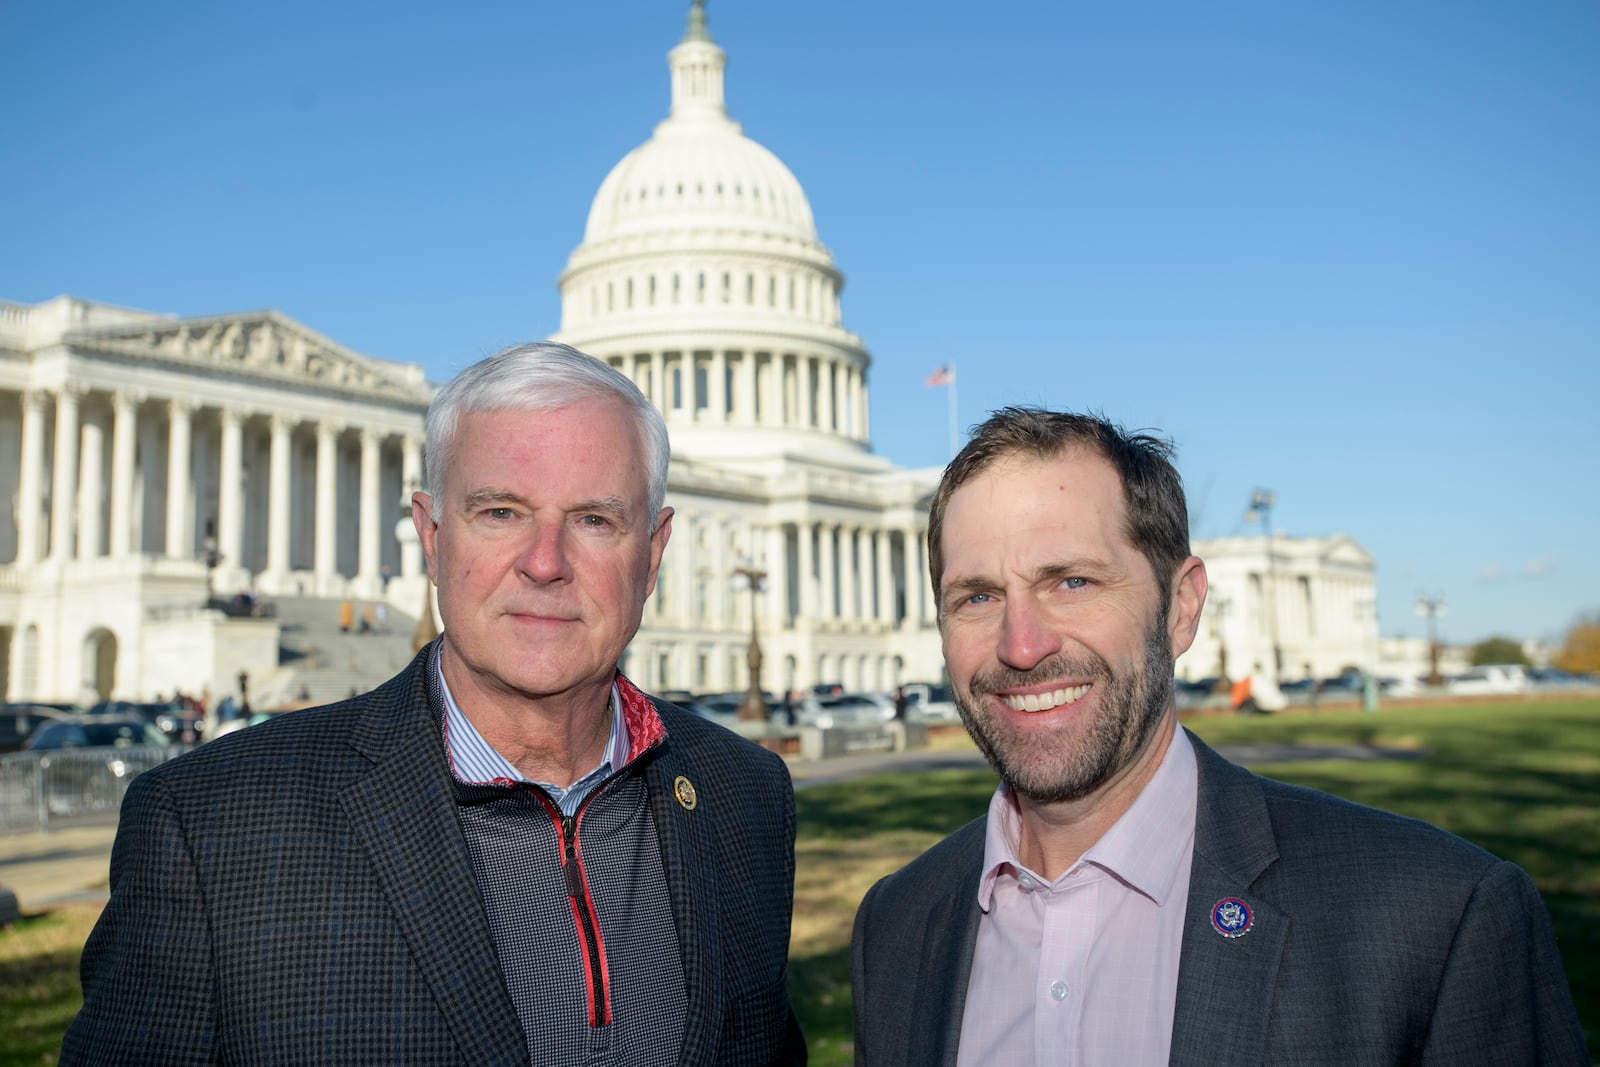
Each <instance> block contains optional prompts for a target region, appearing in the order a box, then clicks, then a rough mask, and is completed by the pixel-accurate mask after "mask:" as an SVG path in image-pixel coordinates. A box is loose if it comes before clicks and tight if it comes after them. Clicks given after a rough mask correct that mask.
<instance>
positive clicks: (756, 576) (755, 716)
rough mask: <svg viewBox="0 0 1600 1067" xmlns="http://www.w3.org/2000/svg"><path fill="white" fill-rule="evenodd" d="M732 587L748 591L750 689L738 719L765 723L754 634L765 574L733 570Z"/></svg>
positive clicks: (758, 649)
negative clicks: (757, 595) (758, 601)
mask: <svg viewBox="0 0 1600 1067" xmlns="http://www.w3.org/2000/svg"><path fill="white" fill-rule="evenodd" d="M733 587H734V588H735V589H748V590H750V645H749V648H748V649H747V650H746V653H745V655H746V658H747V660H748V662H749V664H750V688H749V690H748V691H747V692H746V693H745V695H744V703H742V704H740V705H739V718H740V719H742V720H744V721H746V722H766V721H767V698H766V696H765V695H764V694H763V693H762V692H761V638H760V636H759V635H758V634H757V633H756V618H757V612H756V594H757V593H760V592H762V591H764V590H765V589H766V587H767V572H766V571H763V570H758V569H756V568H755V567H754V566H747V567H746V566H741V567H735V568H734V569H733Z"/></svg>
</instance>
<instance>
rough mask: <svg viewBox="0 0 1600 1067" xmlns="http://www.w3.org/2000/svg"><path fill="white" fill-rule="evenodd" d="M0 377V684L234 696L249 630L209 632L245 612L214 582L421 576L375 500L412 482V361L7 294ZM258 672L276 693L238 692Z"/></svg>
mask: <svg viewBox="0 0 1600 1067" xmlns="http://www.w3.org/2000/svg"><path fill="white" fill-rule="evenodd" d="M18 352H21V353H24V355H25V357H26V358H25V359H23V360H20V361H19V360H16V359H13V358H11V355H10V354H15V353H18ZM8 359H9V360H10V362H7V361H8ZM0 372H4V374H5V375H7V377H5V379H4V380H5V381H6V382H8V383H10V384H9V386H0V393H4V392H6V391H8V389H9V391H10V393H11V395H12V397H13V399H12V400H10V401H5V400H4V399H3V397H0V402H6V403H14V404H17V405H18V406H17V407H15V408H12V409H11V410H13V411H17V412H18V413H19V414H20V419H19V418H17V417H16V416H13V417H11V418H10V419H7V420H0V456H10V457H12V459H11V462H14V463H15V464H16V466H15V467H14V468H12V469H10V470H0V485H5V486H6V487H7V490H6V492H7V495H9V496H12V497H13V499H14V501H15V506H14V507H13V509H12V521H13V523H14V527H13V528H12V529H11V530H7V531H4V536H0V589H4V590H7V591H9V592H8V596H6V597H0V636H4V639H5V640H10V641H13V642H16V643H15V644H14V645H13V646H12V647H11V648H9V649H6V648H0V696H3V697H5V698H8V699H20V700H28V699H34V700H62V699H72V700H83V699H85V698H86V697H87V698H88V699H93V698H94V697H93V696H91V695H88V693H89V690H88V689H87V688H85V687H86V686H89V684H90V683H89V681H88V680H93V686H92V688H94V689H95V691H96V692H95V695H103V693H104V692H105V691H106V690H107V689H109V690H110V691H111V694H112V695H113V696H115V697H117V698H123V699H147V698H149V697H152V696H154V695H156V693H158V692H164V693H167V694H170V693H171V692H172V691H173V689H174V687H175V686H177V685H179V684H183V685H184V686H185V687H186V688H188V689H190V690H191V691H194V692H199V691H200V690H201V689H203V688H210V689H212V691H213V692H226V691H229V690H231V689H233V688H235V687H236V686H237V677H238V669H239V668H238V666H237V665H235V666H229V663H230V662H231V661H230V657H231V656H234V655H235V654H236V652H237V650H238V649H240V648H243V647H245V646H244V645H240V644H237V643H235V642H234V640H233V639H232V638H229V639H227V640H224V639H222V638H220V637H219V636H217V635H216V634H214V633H210V631H211V629H212V628H213V627H225V626H226V625H228V623H227V620H228V619H229V618H237V617H238V612H237V607H236V606H232V605H230V608H232V609H233V610H232V612H231V614H227V615H225V614H224V613H222V612H220V611H217V610H215V609H214V608H208V607H207V594H208V591H209V592H210V593H213V594H215V595H216V596H218V597H219V599H220V600H223V601H227V600H229V599H230V598H231V597H232V595H233V594H235V593H241V592H244V591H246V590H250V589H254V590H256V591H258V592H260V593H263V594H267V595H270V596H273V597H277V598H283V597H293V596H297V595H310V594H322V595H327V596H354V597H360V598H363V599H366V598H370V597H376V596H379V595H382V594H383V592H384V583H383V581H382V573H383V567H384V565H385V564H389V565H391V566H393V565H396V564H398V565H399V567H400V569H401V571H402V572H404V571H405V570H406V569H408V568H409V569H412V570H414V571H416V572H420V569H421V568H420V557H419V556H417V555H415V554H414V553H408V552H406V551H403V550H402V549H401V547H400V546H399V545H397V544H395V543H394V542H393V537H394V523H393V519H392V516H391V513H390V512H389V511H388V509H387V507H386V505H387V503H388V497H386V496H385V494H386V493H390V492H392V491H393V490H394V489H395V488H397V487H398V486H400V485H401V484H404V483H408V484H411V485H414V486H420V484H421V479H422V466H423V465H422V429H423V415H424V413H425V411H426V407H427V403H428V400H429V399H430V397H431V389H430V388H429V387H428V386H427V384H426V382H425V381H424V380H423V378H422V376H421V372H420V369H417V368H409V367H404V366H402V365H399V364H389V363H384V362H382V361H378V360H371V359H365V358H361V357H355V356H353V355H352V354H349V353H346V352H343V351H342V350H340V349H338V348H337V347H336V346H333V345H332V344H331V343H329V342H328V341H326V340H325V339H323V338H320V337H317V336H316V335H314V334H312V333H311V332H310V331H307V330H305V328H304V327H301V326H299V325H298V324H296V323H293V322H291V321H290V320H288V319H285V318H283V317H282V316H278V315H276V314H275V313H271V312H268V313H257V314H254V315H246V316H223V317H220V318H217V319H178V318H173V317H171V316H161V315H152V314H149V313H146V312H135V311H129V310H127V309H122V308H109V307H107V306H105V305H96V304H89V303H86V302H83V301H77V300H73V299H71V298H67V297H62V298H58V299H57V300H54V301H50V302H47V303H46V304H43V305H37V306H26V305H16V304H5V303H3V302H0ZM289 412H293V414H287V413H289ZM267 413H271V414H267ZM301 427H304V430H303V432H301ZM4 435H9V437H8V438H6V437H5V436H4ZM297 435H298V444H299V445H300V446H301V449H302V452H303V450H304V449H305V448H306V447H309V446H310V445H311V444H312V442H315V444H316V446H317V448H318V453H317V455H316V456H315V466H316V472H317V473H318V474H319V475H320V476H321V477H320V478H313V477H311V476H310V473H311V472H310V463H309V461H308V460H307V459H302V458H300V456H301V453H297V451H296V448H297ZM358 438H359V441H360V456H359V466H358V461H357V457H356V454H355V448H354V443H355V441H356V440H357V439H358ZM345 441H348V442H349V443H350V446H351V447H349V448H348V449H345V450H344V452H343V453H341V443H342V442H345ZM341 455H342V456H343V459H344V463H343V464H342V465H341V462H340V461H341ZM302 468H304V469H302ZM401 468H404V469H403V470H402V469H401ZM357 470H359V473H357ZM341 478H343V479H344V480H345V481H347V482H349V483H350V484H349V485H348V486H347V489H348V490H350V491H349V492H347V493H346V494H345V505H346V510H345V512H344V514H343V520H342V521H341V518H340V514H339V513H338V512H336V510H335V508H336V506H337V505H338V504H339V503H340V500H341V497H340V494H339V480H340V479H341ZM357 482H359V485H358V484H356V483H357ZM358 494H359V496H358ZM358 504H359V508H358V507H357V506H356V505H358ZM297 516H298V518H299V521H300V522H303V523H304V524H305V530H304V531H303V532H300V533H297V530H298V529H299V528H298V527H297ZM313 527H314V536H313ZM297 537H299V538H300V539H301V540H302V542H303V545H304V547H299V548H297ZM313 541H314V542H315V543H314V545H313ZM313 549H314V551H313ZM297 552H298V553H299V556H300V558H297ZM313 556H314V557H315V558H312V557H313ZM212 559H214V560H215V561H216V565H215V566H214V567H209V566H208V564H209V563H210V562H211V560H212ZM416 591H417V590H416V589H415V586H413V587H412V589H411V592H416ZM395 606H396V607H397V608H400V609H402V610H405V611H407V613H410V612H413V611H415V610H416V609H415V603H414V601H413V602H409V603H405V604H401V603H400V602H399V601H396V604H395ZM264 625H268V626H270V625H271V624H270V623H265V624H264ZM174 627H176V628H177V630H182V631H183V632H184V633H185V634H186V635H187V636H185V637H184V638H183V639H182V640H181V641H178V639H176V638H174V637H172V636H171V634H172V633H174V632H176V631H175V630H174ZM156 630H160V632H161V634H162V635H163V636H160V637H159V638H157V637H152V636H151V634H152V633H154V632H155V631H156ZM202 634H209V636H205V637H202V636H201V635H202ZM251 640H258V639H255V638H252V639H251ZM174 641H178V643H176V644H175V643H174ZM188 641H194V642H198V643H197V644H195V645H194V647H192V648H191V647H189V646H188V645H187V644H185V643H184V642H188ZM246 644H248V642H246ZM24 646H25V647H24ZM250 647H253V648H254V647H259V644H258V645H252V646H250ZM24 653H26V654H25V655H24ZM107 656H110V657H111V658H110V659H107V658H106V657H107ZM270 662H271V663H272V664H273V665H276V663H277V657H276V654H273V655H272V656H270ZM11 663H16V664H18V665H19V669H18V670H17V671H14V672H13V671H11V670H10V669H9V666H8V665H9V664H11ZM24 663H26V664H27V665H28V667H27V669H26V670H22V669H21V667H22V665H23V664H24ZM255 666H256V673H255V676H254V677H255V680H256V682H257V683H258V684H259V685H262V686H266V687H268V688H265V689H256V690H252V692H253V693H258V692H259V693H270V692H271V690H270V677H269V674H270V670H267V669H263V668H261V667H260V664H259V663H257V664H256V665H255Z"/></svg>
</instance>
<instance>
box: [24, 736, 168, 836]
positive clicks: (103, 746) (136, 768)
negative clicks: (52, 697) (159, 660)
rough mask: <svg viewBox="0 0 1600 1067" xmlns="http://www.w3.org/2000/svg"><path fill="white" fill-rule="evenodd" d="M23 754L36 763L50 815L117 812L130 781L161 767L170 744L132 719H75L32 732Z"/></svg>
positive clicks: (164, 737)
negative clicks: (33, 758)
mask: <svg viewBox="0 0 1600 1067" xmlns="http://www.w3.org/2000/svg"><path fill="white" fill-rule="evenodd" d="M23 747H24V749H25V750H26V751H28V752H31V753H35V754H36V755H37V758H38V768H39V776H40V779H41V781H42V793H43V798H44V804H45V806H46V808H47V809H48V810H49V811H50V813H51V814H52V815H80V814H83V813H85V812H94V811H115V810H116V808H117V805H118V803H119V802H120V801H121V799H122V792H123V789H124V787H125V786H126V784H127V782H128V780H129V779H131V778H133V777H134V776H135V775H137V774H139V773H140V772H141V771H144V770H146V769H148V768H149V767H152V766H154V765H155V764H157V763H160V762H162V761H163V760H165V759H166V758H167V756H168V755H170V754H171V753H172V751H173V750H174V746H173V743H172V739H171V738H169V737H168V736H167V735H166V734H164V733H162V732H161V730H160V728H159V727H157V726H156V725H155V724H154V723H149V722H146V721H144V720H143V719H141V718H139V717H138V716H133V715H75V716H73V717H72V718H70V719H58V720H56V721H55V722H49V723H46V724H45V725H43V726H41V727H40V728H39V729H38V730H36V731H34V733H33V736H32V737H30V738H28V740H27V741H26V742H25V743H24V746H23Z"/></svg>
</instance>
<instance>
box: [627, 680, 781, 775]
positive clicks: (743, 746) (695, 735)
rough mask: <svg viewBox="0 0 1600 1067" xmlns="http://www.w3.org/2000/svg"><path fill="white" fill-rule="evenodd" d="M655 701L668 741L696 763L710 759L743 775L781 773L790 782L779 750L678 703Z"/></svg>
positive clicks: (653, 701)
mask: <svg viewBox="0 0 1600 1067" xmlns="http://www.w3.org/2000/svg"><path fill="white" fill-rule="evenodd" d="M652 703H654V704H655V708H656V712H657V714H659V715H660V716H661V725H662V726H664V727H666V731H667V740H668V743H669V744H673V745H679V746H681V747H682V748H683V751H684V752H685V753H686V754H687V755H689V756H691V757H692V758H693V759H694V760H695V761H696V762H705V761H708V760H709V761H712V762H713V763H715V764H719V765H723V766H727V767H730V768H732V769H734V770H735V771H736V773H740V774H744V773H752V774H781V775H782V776H783V779H784V781H788V778H789V768H788V765H787V764H785V763H784V762H783V758H782V757H781V756H779V755H778V754H777V753H776V752H772V751H770V750H769V749H765V748H762V747H761V746H760V745H758V744H756V743H755V742H754V741H752V740H750V739H749V738H747V737H745V736H743V735H741V734H737V733H734V732H733V731H732V730H730V729H728V728H727V727H726V726H722V725H720V724H718V723H714V722H712V721H711V720H709V719H706V718H702V717H701V716H699V715H696V714H695V713H694V712H692V711H685V710H684V709H683V708H680V707H678V706H677V705H676V704H669V703H667V702H666V701H663V700H654V699H652Z"/></svg>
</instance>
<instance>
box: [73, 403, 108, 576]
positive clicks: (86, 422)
mask: <svg viewBox="0 0 1600 1067" xmlns="http://www.w3.org/2000/svg"><path fill="white" fill-rule="evenodd" d="M79 441H80V448H79V450H78V558H79V559H96V558H98V557H99V556H100V555H101V554H102V553H103V552H104V546H105V540H104V539H103V538H102V537H101V536H100V532H101V530H102V528H103V527H102V525H101V515H102V511H103V509H104V507H105V499H106V497H105V492H106V489H105V470H104V466H105V460H104V456H105V447H106V444H105V428H104V427H103V426H102V425H101V424H100V423H99V422H98V421H97V420H96V419H95V418H94V417H93V416H89V417H87V418H84V419H83V420H82V424H81V428H80V432H79Z"/></svg>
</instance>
